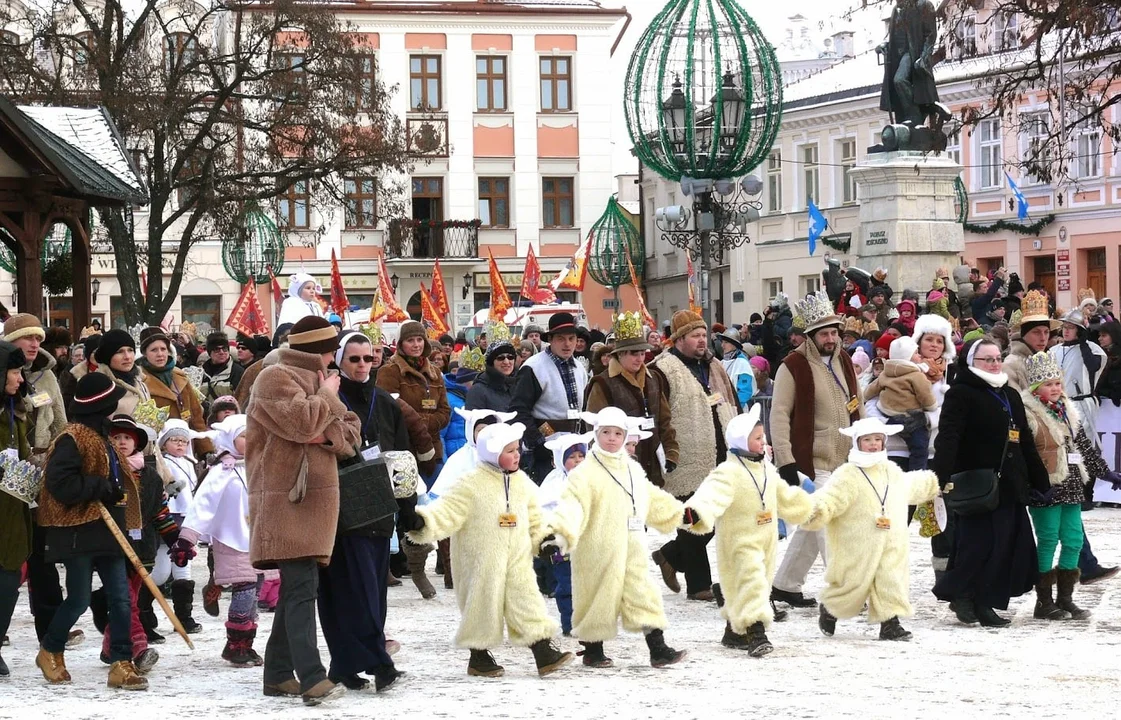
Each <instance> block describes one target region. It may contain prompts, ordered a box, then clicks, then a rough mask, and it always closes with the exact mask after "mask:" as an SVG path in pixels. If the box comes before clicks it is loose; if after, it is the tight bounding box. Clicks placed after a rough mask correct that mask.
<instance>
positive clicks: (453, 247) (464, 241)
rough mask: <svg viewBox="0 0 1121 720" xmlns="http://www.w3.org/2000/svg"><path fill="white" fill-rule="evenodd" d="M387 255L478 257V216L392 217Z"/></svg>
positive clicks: (386, 248) (425, 257) (402, 256)
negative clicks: (449, 217)
mask: <svg viewBox="0 0 1121 720" xmlns="http://www.w3.org/2000/svg"><path fill="white" fill-rule="evenodd" d="M385 256H386V257H388V258H390V259H395V258H424V259H429V260H435V259H436V258H477V257H479V221H478V220H443V221H431V220H414V219H412V218H396V219H394V220H390V221H389V236H388V237H387V238H386V241H385Z"/></svg>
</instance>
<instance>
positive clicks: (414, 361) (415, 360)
mask: <svg viewBox="0 0 1121 720" xmlns="http://www.w3.org/2000/svg"><path fill="white" fill-rule="evenodd" d="M401 358H402V359H404V361H405V364H406V365H408V366H409V367H411V368H412V369H413V370H416V371H417V372H419V373H421V374H422V375H423V374H424V372H425V371H426V370H427V369H428V358H426V357H424V356H423V355H420V356H418V357H411V356H409V355H406V354H405V353H401Z"/></svg>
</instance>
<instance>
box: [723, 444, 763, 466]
mask: <svg viewBox="0 0 1121 720" xmlns="http://www.w3.org/2000/svg"><path fill="white" fill-rule="evenodd" d="M731 453H732V454H733V455H735V456H737V457H741V458H743V459H744V460H748V461H750V462H755V463H761V462H763V458H764V457H765V456H764V454H763V453H753V452H748V451H747V450H740V449H739V448H732V450H731Z"/></svg>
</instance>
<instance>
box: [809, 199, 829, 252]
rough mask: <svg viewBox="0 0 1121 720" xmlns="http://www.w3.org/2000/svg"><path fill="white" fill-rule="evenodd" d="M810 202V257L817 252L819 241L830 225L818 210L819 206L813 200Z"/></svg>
mask: <svg viewBox="0 0 1121 720" xmlns="http://www.w3.org/2000/svg"><path fill="white" fill-rule="evenodd" d="M808 202H809V206H810V255H813V254H814V250H817V239H818V238H819V237H821V236H822V235H823V234H824V233H825V228H827V227H829V223H828V222H826V220H825V216H824V215H822V214H821V211H820V210H818V209H817V205H814V201H813V199H812V198H810V199H808Z"/></svg>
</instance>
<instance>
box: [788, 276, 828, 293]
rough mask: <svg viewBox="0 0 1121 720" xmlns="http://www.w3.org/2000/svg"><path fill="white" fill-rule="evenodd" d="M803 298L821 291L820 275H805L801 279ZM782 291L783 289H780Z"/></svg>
mask: <svg viewBox="0 0 1121 720" xmlns="http://www.w3.org/2000/svg"><path fill="white" fill-rule="evenodd" d="M801 281H802V282H801V283H800V285H801V286H802V296H803V297H805V296H806V295H812V294H813V293H815V292H817V291H818V290H820V289H821V276H820V275H803V276H802V277H801ZM780 289H781V288H780Z"/></svg>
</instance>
